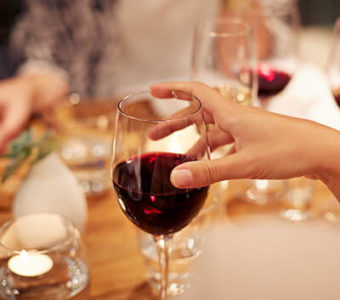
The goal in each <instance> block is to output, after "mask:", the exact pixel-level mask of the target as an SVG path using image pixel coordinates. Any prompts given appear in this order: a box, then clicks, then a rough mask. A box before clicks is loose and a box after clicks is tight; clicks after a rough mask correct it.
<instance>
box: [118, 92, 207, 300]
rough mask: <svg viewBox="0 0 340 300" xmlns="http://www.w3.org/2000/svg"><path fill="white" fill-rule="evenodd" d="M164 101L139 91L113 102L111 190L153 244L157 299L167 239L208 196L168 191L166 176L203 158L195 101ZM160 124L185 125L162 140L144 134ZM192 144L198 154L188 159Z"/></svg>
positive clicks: (163, 286)
mask: <svg viewBox="0 0 340 300" xmlns="http://www.w3.org/2000/svg"><path fill="white" fill-rule="evenodd" d="M167 98H168V99H162V100H160V99H159V98H157V97H154V96H152V95H151V94H150V93H149V92H143V93H140V94H135V95H132V96H128V97H126V98H124V99H123V100H121V101H120V102H119V106H118V115H117V119H116V120H117V122H116V130H115V135H114V144H113V155H114V157H113V163H112V181H113V187H114V190H115V192H116V195H117V198H118V202H119V205H120V207H121V209H122V210H123V212H124V214H125V215H126V216H127V217H128V218H129V220H130V221H132V222H133V223H134V224H135V225H136V226H138V227H139V228H140V229H142V230H144V231H146V232H148V233H150V234H152V235H153V236H154V239H155V241H156V243H157V247H158V251H159V263H160V277H161V278H162V280H161V282H160V288H159V290H160V294H161V298H162V299H165V298H166V296H167V290H168V257H169V253H168V251H169V249H168V246H167V245H168V240H169V239H171V237H172V235H173V234H175V233H176V232H178V231H179V230H181V229H182V228H184V227H185V226H186V225H188V224H189V223H190V221H191V220H192V219H193V218H194V217H195V216H196V215H197V214H198V212H199V210H200V209H201V207H202V206H203V204H204V202H205V199H206V197H207V193H208V186H204V187H199V188H193V189H190V188H186V189H178V188H176V187H174V186H173V185H172V183H171V182H170V173H171V171H172V169H173V168H174V167H176V166H178V165H180V164H182V163H184V162H188V161H201V160H202V161H203V160H207V159H208V158H209V150H208V144H207V140H206V126H205V122H204V119H203V112H202V107H201V103H200V101H199V100H198V99H197V98H196V97H190V100H187V101H185V100H179V99H177V98H175V97H174V95H172V94H171V95H169V97H167ZM164 124H168V125H169V126H176V125H178V124H185V126H182V128H180V127H179V126H177V130H176V131H175V132H168V133H167V134H165V135H164V136H158V137H157V136H156V135H155V134H153V135H152V134H150V132H152V131H153V132H155V128H156V129H157V128H158V127H159V126H160V127H163V126H164ZM172 128H175V127H172ZM197 141H200V142H201V145H202V148H201V150H202V151H200V152H199V153H198V152H197V153H195V155H193V154H190V153H189V150H190V149H191V148H192V146H193V145H194V144H195V143H196V142H197Z"/></svg>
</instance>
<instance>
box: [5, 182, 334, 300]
mask: <svg viewBox="0 0 340 300" xmlns="http://www.w3.org/2000/svg"><path fill="white" fill-rule="evenodd" d="M244 188H245V181H234V182H231V183H229V188H228V189H227V191H226V192H224V193H222V194H221V196H220V205H219V212H220V214H219V218H221V216H222V219H223V218H225V220H227V218H235V217H239V216H242V217H246V216H248V215H251V214H259V213H261V214H262V213H265V214H268V213H269V214H277V213H278V212H279V210H280V209H281V204H279V203H276V204H275V203H274V204H273V205H270V206H255V205H252V204H249V203H247V202H246V201H244ZM0 195H1V199H2V201H3V203H6V201H7V203H8V206H7V207H3V208H2V209H1V210H0V223H1V224H2V223H3V222H4V221H5V220H7V219H8V218H9V217H10V216H11V209H10V199H9V198H11V197H12V196H13V195H11V194H10V193H9V192H8V190H6V189H5V188H4V187H2V188H0ZM331 197H332V196H331V194H330V193H329V191H328V190H327V188H326V187H325V186H324V185H323V184H321V183H320V182H317V183H316V188H315V193H314V197H313V201H312V204H313V205H312V211H313V212H314V213H315V214H316V215H317V214H319V213H320V212H321V213H322V211H323V208H324V207H327V206H325V205H324V204H325V203H327V201H328V200H330V199H331ZM87 202H88V212H89V215H88V224H87V229H86V232H85V233H84V235H83V239H84V240H85V243H86V246H87V253H88V263H89V267H90V272H91V285H90V299H93V300H109V299H117V300H119V299H122V300H130V299H139V300H143V299H149V300H150V299H151V300H152V299H157V297H155V296H154V295H153V294H152V291H151V288H150V287H149V285H148V282H147V278H146V275H145V270H144V262H143V258H142V256H141V254H140V253H139V250H138V245H137V239H136V229H135V227H134V225H133V224H131V223H130V221H128V219H127V218H126V217H125V216H124V215H123V213H122V211H121V209H120V208H119V206H118V203H117V201H116V199H115V196H114V193H113V192H112V191H108V192H107V193H106V194H105V195H103V196H101V197H97V198H89V199H87ZM335 209H337V208H335Z"/></svg>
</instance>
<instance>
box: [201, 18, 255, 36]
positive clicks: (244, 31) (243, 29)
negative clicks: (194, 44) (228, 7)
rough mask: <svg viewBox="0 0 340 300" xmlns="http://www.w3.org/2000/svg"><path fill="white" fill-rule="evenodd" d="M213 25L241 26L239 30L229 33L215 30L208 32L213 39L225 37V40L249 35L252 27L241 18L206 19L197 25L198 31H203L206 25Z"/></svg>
mask: <svg viewBox="0 0 340 300" xmlns="http://www.w3.org/2000/svg"><path fill="white" fill-rule="evenodd" d="M213 24H231V25H238V26H240V29H239V30H235V29H233V30H230V31H228V32H218V31H216V30H214V29H211V30H210V29H208V30H206V32H207V34H208V35H209V36H211V37H224V38H234V37H238V36H243V35H247V34H249V32H250V26H249V24H248V23H246V22H244V21H243V20H242V19H241V18H214V19H206V20H204V21H202V22H200V23H199V24H198V25H197V29H198V30H202V29H204V28H205V26H206V25H213Z"/></svg>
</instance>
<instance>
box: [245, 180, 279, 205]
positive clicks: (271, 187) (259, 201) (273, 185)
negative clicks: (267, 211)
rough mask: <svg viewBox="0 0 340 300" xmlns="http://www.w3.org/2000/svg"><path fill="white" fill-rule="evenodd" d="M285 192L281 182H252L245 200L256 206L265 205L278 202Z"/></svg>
mask: <svg viewBox="0 0 340 300" xmlns="http://www.w3.org/2000/svg"><path fill="white" fill-rule="evenodd" d="M284 191H285V183H284V181H281V180H266V179H259V180H252V181H251V186H250V187H249V188H248V189H247V191H246V197H247V200H248V201H249V202H250V203H253V204H256V205H261V206H263V205H267V204H271V203H275V202H278V201H279V200H280V199H281V198H282V196H283V194H284Z"/></svg>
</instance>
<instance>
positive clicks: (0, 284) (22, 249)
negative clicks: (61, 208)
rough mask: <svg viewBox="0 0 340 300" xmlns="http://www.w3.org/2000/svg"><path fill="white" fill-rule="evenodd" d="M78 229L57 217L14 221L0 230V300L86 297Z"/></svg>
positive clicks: (36, 216) (86, 274)
mask: <svg viewBox="0 0 340 300" xmlns="http://www.w3.org/2000/svg"><path fill="white" fill-rule="evenodd" d="M88 292H89V270H88V267H87V264H86V260H85V249H84V247H83V245H82V242H81V239H80V234H79V232H78V230H77V229H76V228H75V227H74V226H73V225H72V223H71V222H70V221H68V220H67V219H65V218H63V217H62V216H60V215H56V214H30V215H25V216H22V217H17V218H13V219H11V220H9V221H7V222H6V223H4V224H3V225H2V226H1V228H0V299H4V300H20V299H27V300H31V299H35V300H36V299H44V300H48V299H51V300H52V299H53V300H64V299H73V300H75V299H77V300H85V299H88V298H89V295H88Z"/></svg>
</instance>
